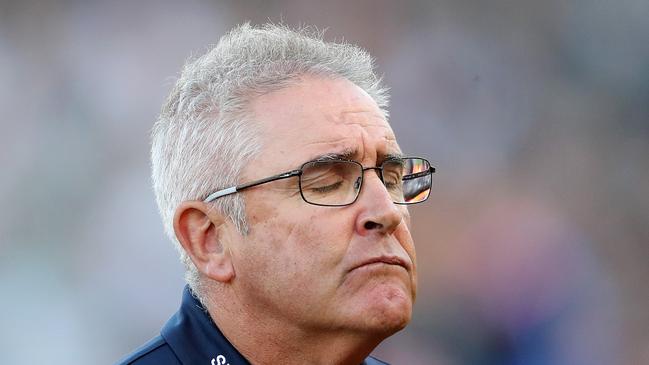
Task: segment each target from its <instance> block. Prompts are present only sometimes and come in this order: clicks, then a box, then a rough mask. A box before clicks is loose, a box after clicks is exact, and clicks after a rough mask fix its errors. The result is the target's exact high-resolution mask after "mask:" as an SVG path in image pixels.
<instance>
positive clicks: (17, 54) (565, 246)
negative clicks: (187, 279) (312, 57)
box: [0, 0, 649, 365]
mask: <svg viewBox="0 0 649 365" xmlns="http://www.w3.org/2000/svg"><path fill="white" fill-rule="evenodd" d="M647 19H649V2H647V1H646V0H621V1H608V2H605V1H596V0H570V1H559V0H550V1H532V0H524V1H517V2H512V1H505V0H496V1H489V2H485V1H478V0H466V1H464V0H463V1H452V0H441V1H425V0H418V1H417V0H416V1H402V2H395V1H389V0H377V1H370V0H363V1H358V2H346V1H330V2H324V1H315V0H309V1H298V0H285V1H262V0H256V1H241V2H239V1H223V2H212V1H206V0H205V1H200V0H190V1H184V2H173V1H166V2H165V1H163V2H159V1H142V2H129V1H123V0H119V1H110V2H109V1H55V2H48V1H38V0H25V1H2V2H0V106H2V108H1V110H2V118H0V176H1V178H0V205H1V206H2V207H3V209H2V210H0V293H1V295H2V296H1V299H2V300H1V301H0V324H1V325H2V330H1V331H0V363H2V364H21V363H24V364H31V363H34V362H36V361H35V360H39V361H48V362H53V363H62V364H63V363H65V364H85V363H101V364H103V363H106V364H108V363H113V362H115V361H116V360H117V359H118V358H119V357H120V356H121V355H123V354H125V353H126V352H128V351H130V350H132V349H133V348H135V347H136V346H138V345H139V344H141V343H143V342H144V341H146V340H147V339H148V338H150V337H152V336H153V335H154V334H155V333H156V331H158V330H159V328H160V327H161V326H162V324H163V323H164V322H165V321H166V320H167V318H168V316H169V315H170V314H171V313H173V312H174V311H175V310H176V308H177V306H178V305H179V302H178V301H179V297H180V293H181V290H182V287H183V280H182V271H183V270H182V266H181V264H180V263H179V262H178V260H177V254H176V252H175V251H174V249H173V247H172V245H171V243H170V242H168V241H167V239H166V238H165V237H164V234H163V232H162V224H161V222H160V219H159V216H158V214H157V208H156V206H155V202H154V196H153V193H152V190H151V188H150V180H149V162H148V149H149V136H148V133H149V130H150V128H151V126H152V123H153V121H154V120H155V118H156V116H157V113H158V112H159V109H160V106H161V105H162V102H163V100H164V98H165V97H166V94H167V93H168V92H169V90H170V88H171V86H172V84H173V81H174V78H175V76H176V75H177V74H178V72H179V71H180V69H181V66H182V64H183V62H184V60H185V59H186V58H187V57H188V56H189V55H192V54H199V53H202V52H204V51H205V49H206V47H207V46H208V45H210V44H214V43H216V42H217V41H218V38H219V37H220V36H221V35H222V34H223V33H224V32H226V31H227V30H228V29H230V28H231V27H232V26H234V25H235V24H238V23H241V22H244V21H251V22H253V23H261V22H265V21H267V20H273V21H283V22H285V23H287V24H292V25H299V24H311V25H316V26H318V27H319V28H322V29H327V31H326V33H325V35H326V38H327V39H332V40H333V39H336V40H341V39H344V40H346V41H350V42H353V43H356V44H359V45H361V46H363V47H364V48H366V49H368V50H369V51H370V53H372V54H373V55H374V56H375V58H376V61H377V66H378V68H379V70H380V72H381V73H384V74H385V81H386V83H387V85H388V86H390V87H391V93H392V101H391V108H390V121H391V124H392V126H393V129H394V130H395V133H396V134H397V137H398V138H399V141H400V144H401V147H402V149H403V150H404V151H405V152H407V153H409V154H411V155H421V156H425V157H427V158H428V159H429V160H430V161H431V162H432V163H433V164H434V165H435V166H436V168H437V171H438V172H437V173H436V175H435V176H434V184H435V186H434V189H433V194H432V196H431V198H430V200H429V201H428V202H427V203H426V204H424V205H420V206H416V207H413V208H412V209H411V214H412V216H413V229H412V231H413V234H414V236H415V242H416V245H417V254H418V270H419V294H418V299H417V304H416V311H415V316H414V318H413V322H412V323H411V325H410V326H409V327H407V329H406V330H404V331H403V332H401V333H399V334H398V335H396V336H394V337H393V338H391V339H389V340H388V341H386V342H385V343H384V344H383V345H381V346H380V347H379V348H378V349H377V351H376V353H377V355H378V356H379V357H380V358H383V359H385V360H388V361H394V362H395V363H396V364H399V363H402V364H409V365H417V364H440V365H464V364H478V365H481V364H484V365H496V364H504V365H509V364H512V365H513V364H520V365H523V364H525V365H536V364H538V365H541V364H553V365H564V364H565V365H578V364H589V365H591V364H595V365H597V364H602V365H609V364H633V365H640V364H649V310H647V308H649V285H647V280H648V279H649V264H648V262H649V183H648V182H649V163H648V162H647V159H648V157H649V21H648V20H647ZM397 359H400V360H399V361H398V362H396V360H397Z"/></svg>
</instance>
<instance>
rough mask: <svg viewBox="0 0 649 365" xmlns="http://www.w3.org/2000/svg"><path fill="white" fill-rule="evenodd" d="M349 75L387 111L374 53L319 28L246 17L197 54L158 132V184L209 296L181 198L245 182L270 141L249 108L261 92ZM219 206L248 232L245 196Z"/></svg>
mask: <svg viewBox="0 0 649 365" xmlns="http://www.w3.org/2000/svg"><path fill="white" fill-rule="evenodd" d="M307 74H308V75H314V76H323V77H330V78H345V79H347V80H349V81H351V82H352V83H354V84H356V85H357V86H359V87H360V88H361V89H363V90H364V91H365V92H367V93H368V94H369V95H370V97H372V98H373V99H374V101H375V102H376V103H377V104H378V106H379V108H381V110H382V111H383V113H384V114H385V116H386V118H387V110H386V108H387V104H388V91H387V89H386V88H384V87H383V86H382V85H381V79H380V77H378V76H377V75H376V74H375V72H374V63H373V60H372V58H371V57H370V55H369V54H368V53H367V52H366V51H364V50H362V49H360V48H358V47H356V46H354V45H350V44H347V43H330V42H325V41H323V39H322V33H321V32H318V31H317V30H315V29H313V28H308V27H305V28H300V29H290V28H288V27H287V26H285V25H277V24H265V25H262V26H260V27H255V26H251V25H249V24H243V25H240V26H237V27H235V28H234V29H233V30H232V31H230V32H229V33H228V34H226V35H225V36H223V37H222V38H221V39H220V40H219V42H218V44H217V45H216V46H215V47H214V48H212V49H211V50H210V51H208V52H207V53H206V54H204V55H203V56H200V57H198V58H196V59H194V60H189V61H187V63H186V64H185V66H184V68H183V70H182V73H181V75H180V77H179V79H178V80H177V82H176V84H175V86H174V88H173V90H172V91H171V94H170V95H169V97H168V98H167V100H166V102H165V104H164V105H163V107H162V111H161V113H160V116H159V117H158V120H157V122H156V123H155V125H154V127H153V131H152V147H151V164H152V179H153V189H154V191H155V195H156V200H157V203H158V208H159V210H160V214H161V216H162V220H163V224H164V227H165V232H166V234H167V235H168V236H169V238H170V239H171V240H172V242H173V243H174V245H175V247H176V249H177V250H178V252H179V253H180V259H181V261H182V262H183V263H184V265H185V267H186V269H187V270H186V273H185V280H186V281H187V283H188V284H189V286H190V287H191V288H192V290H193V291H194V293H195V294H196V295H197V296H198V298H199V299H201V301H203V302H204V299H205V295H206V294H207V293H206V292H205V289H206V287H205V285H207V284H206V283H202V281H203V280H201V276H200V274H199V272H198V270H197V269H196V267H195V266H194V264H193V262H192V261H191V259H190V258H189V257H188V255H187V253H186V252H185V251H184V249H183V248H182V247H181V245H180V244H179V242H178V240H177V238H176V236H175V234H174V229H173V217H174V213H175V210H176V208H177V207H178V205H179V204H180V203H181V202H183V201H186V200H200V199H203V198H205V197H206V196H207V195H208V194H209V193H211V192H213V191H215V190H217V189H222V188H226V187H230V186H235V185H237V183H238V181H237V178H238V176H239V174H240V173H241V169H242V167H243V166H246V163H247V162H249V161H250V160H251V159H252V158H253V157H254V156H255V155H256V154H257V153H259V152H260V150H261V148H262V142H263V141H262V139H261V136H260V131H259V128H258V126H257V124H256V123H255V121H254V120H253V117H252V116H251V115H249V114H250V113H248V110H247V107H248V106H249V104H250V102H251V101H252V100H253V99H254V98H255V97H257V96H259V95H262V94H264V93H268V92H271V91H274V90H278V89H280V88H284V87H287V86H289V85H291V84H293V83H295V82H297V81H298V80H299V77H300V76H302V75H307ZM211 204H213V206H214V208H215V209H218V211H219V212H221V213H222V214H224V215H225V216H227V217H228V218H229V219H230V220H231V221H232V222H233V223H234V225H235V227H236V228H237V230H238V231H239V232H240V233H241V234H243V235H245V234H247V232H248V226H247V223H246V215H245V207H244V203H243V199H242V198H241V196H239V195H237V194H234V195H230V196H225V197H222V198H220V199H217V200H216V201H214V202H213V203H211Z"/></svg>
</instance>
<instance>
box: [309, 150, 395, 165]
mask: <svg viewBox="0 0 649 365" xmlns="http://www.w3.org/2000/svg"><path fill="white" fill-rule="evenodd" d="M355 156H358V150H357V149H355V148H346V149H344V150H342V151H340V152H331V153H325V154H323V155H319V156H316V157H315V158H313V159H312V160H311V161H331V160H353V159H354V157H355ZM382 157H383V158H381V159H380V160H379V161H386V160H403V159H404V158H405V155H404V154H402V153H401V152H393V153H386V154H385V155H383V156H382ZM377 162H378V161H377Z"/></svg>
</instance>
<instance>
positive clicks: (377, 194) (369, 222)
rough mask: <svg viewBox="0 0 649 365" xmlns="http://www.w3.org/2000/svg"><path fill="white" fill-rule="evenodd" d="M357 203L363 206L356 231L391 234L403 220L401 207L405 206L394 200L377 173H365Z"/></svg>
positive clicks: (362, 233) (365, 233)
mask: <svg viewBox="0 0 649 365" xmlns="http://www.w3.org/2000/svg"><path fill="white" fill-rule="evenodd" d="M377 172H378V171H377ZM355 204H357V205H358V206H359V207H360V208H361V212H360V214H359V216H358V218H357V221H356V231H357V232H359V233H360V234H361V235H369V234H375V233H379V234H381V235H389V234H391V233H392V232H394V230H395V229H396V228H397V226H399V224H400V223H401V221H402V220H403V214H402V212H401V209H404V208H401V207H400V206H398V205H397V204H394V203H393V202H392V198H391V197H390V194H389V193H388V191H387V189H386V188H385V185H383V182H382V181H381V179H380V178H379V176H378V174H376V173H371V172H369V173H367V174H365V177H364V179H363V186H362V188H361V191H360V195H359V196H358V200H357V201H356V203H355Z"/></svg>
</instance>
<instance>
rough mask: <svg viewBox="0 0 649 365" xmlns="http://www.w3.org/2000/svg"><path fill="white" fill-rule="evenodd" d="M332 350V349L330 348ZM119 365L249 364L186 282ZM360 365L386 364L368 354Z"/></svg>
mask: <svg viewBox="0 0 649 365" xmlns="http://www.w3.org/2000/svg"><path fill="white" fill-rule="evenodd" d="M334 351H335V349H334ZM118 364H119V365H129V364H132V365H172V364H173V365H180V364H183V365H194V364H196V365H249V364H250V363H249V362H248V360H246V359H245V358H244V357H243V355H241V354H240V353H239V351H237V350H236V349H235V348H234V346H232V344H231V343H230V342H229V341H228V340H227V339H226V338H225V336H223V333H221V330H219V328H218V327H217V326H216V325H215V324H214V322H213V321H212V318H211V317H210V316H209V314H208V313H207V311H206V310H205V309H204V308H203V306H202V305H201V303H200V302H199V301H198V300H197V299H196V298H194V296H193V295H192V293H191V290H190V289H189V287H188V286H185V290H184V291H183V301H182V304H181V306H180V309H179V310H178V312H176V314H174V315H173V317H171V319H169V321H168V322H167V324H165V325H164V327H163V328H162V330H161V331H160V335H159V336H157V337H155V338H153V339H152V340H150V341H149V342H147V343H145V344H144V345H142V346H141V347H140V348H138V349H137V350H135V351H134V352H133V353H132V354H130V355H129V356H127V357H126V358H124V359H123V360H121V361H120V362H118ZM361 365H389V364H387V363H385V362H383V361H380V360H377V359H375V358H373V357H371V356H370V357H368V358H367V359H365V361H363V363H362V364H361Z"/></svg>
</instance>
